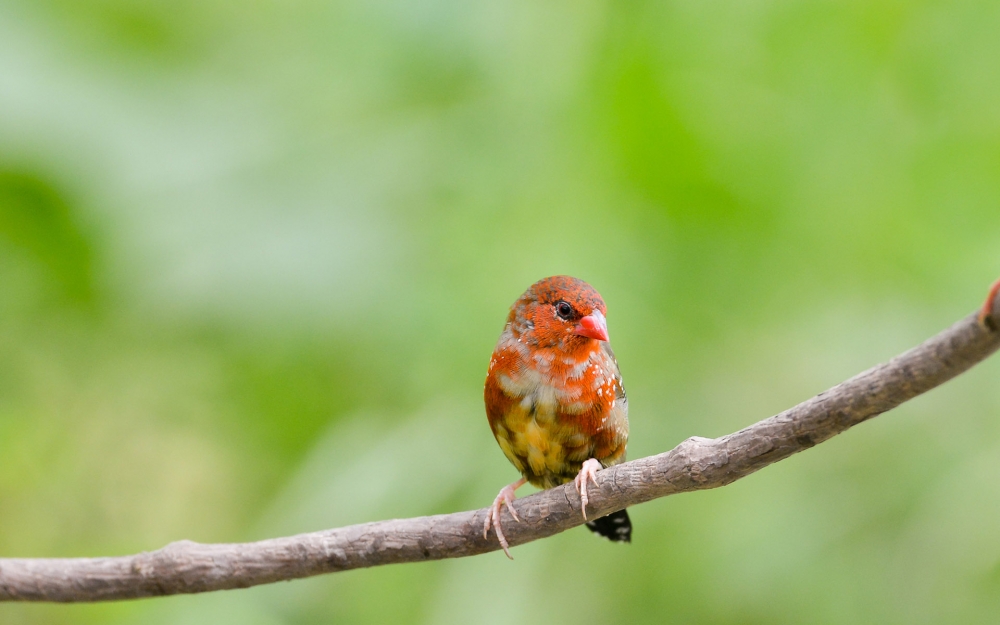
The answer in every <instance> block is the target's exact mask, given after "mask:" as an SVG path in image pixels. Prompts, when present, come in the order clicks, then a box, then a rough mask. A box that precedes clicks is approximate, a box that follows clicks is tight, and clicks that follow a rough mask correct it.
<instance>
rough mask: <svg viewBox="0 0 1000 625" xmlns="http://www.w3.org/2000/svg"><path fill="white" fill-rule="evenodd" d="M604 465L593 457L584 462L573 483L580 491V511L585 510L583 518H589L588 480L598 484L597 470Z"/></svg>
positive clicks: (595, 484)
mask: <svg viewBox="0 0 1000 625" xmlns="http://www.w3.org/2000/svg"><path fill="white" fill-rule="evenodd" d="M603 468H604V467H603V466H602V465H601V463H600V462H599V461H598V460H597V459H596V458H591V459H589V460H587V461H586V462H584V463H583V466H582V467H580V472H579V473H577V475H576V478H574V479H573V484H574V485H575V486H576V491H577V492H578V493H580V511H581V512H583V520H584V521H586V520H587V501H589V498H588V497H587V480H590V481H591V482H593V483H594V486H597V472H598V471H600V470H601V469H603Z"/></svg>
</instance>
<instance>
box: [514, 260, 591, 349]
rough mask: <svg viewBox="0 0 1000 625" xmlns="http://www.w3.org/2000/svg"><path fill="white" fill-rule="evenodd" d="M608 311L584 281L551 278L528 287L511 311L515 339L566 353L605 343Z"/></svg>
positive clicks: (557, 277) (565, 277)
mask: <svg viewBox="0 0 1000 625" xmlns="http://www.w3.org/2000/svg"><path fill="white" fill-rule="evenodd" d="M606 312H607V309H606V308H605V306H604V300H603V299H601V295H600V294H599V293H598V292H597V291H596V290H595V289H594V287H592V286H590V285H589V284H587V283H586V282H584V281H583V280H578V279H576V278H571V277H570V276H552V277H551V278H544V279H542V280H539V281H538V282H536V283H534V284H532V285H531V287H529V288H528V290H527V291H525V292H524V295H522V296H521V297H520V298H518V300H517V301H516V302H514V305H513V306H512V307H511V309H510V315H509V316H508V317H507V321H508V322H509V323H510V324H511V329H512V331H513V332H514V334H515V336H517V337H518V338H520V339H523V340H524V341H526V342H528V343H529V344H533V345H535V346H537V347H562V348H564V349H567V350H574V349H576V348H579V347H582V346H585V345H587V344H589V343H591V341H595V340H596V341H607V340H608V324H607V321H606V319H605V314H606Z"/></svg>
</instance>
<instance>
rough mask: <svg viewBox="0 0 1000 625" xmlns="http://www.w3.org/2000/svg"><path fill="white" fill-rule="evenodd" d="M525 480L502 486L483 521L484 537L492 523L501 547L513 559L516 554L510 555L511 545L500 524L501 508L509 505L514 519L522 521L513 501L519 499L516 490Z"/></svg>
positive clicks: (508, 508) (508, 507)
mask: <svg viewBox="0 0 1000 625" xmlns="http://www.w3.org/2000/svg"><path fill="white" fill-rule="evenodd" d="M524 482H525V480H518V481H517V482H514V483H513V484H508V485H506V486H504V487H503V488H501V489H500V492H499V493H498V494H497V497H496V499H494V500H493V505H491V506H490V507H489V508H488V509H487V511H486V520H485V521H483V538H486V537H487V536H488V535H489V533H490V525H492V526H493V531H495V532H496V533H497V541H498V542H499V543H500V548H501V549H503V552H504V553H505V554H507V557H508V558H510V559H511V560H513V559H514V556H512V555H510V545H509V544H508V543H507V537H505V536H504V535H503V528H502V527H501V526H500V510H501V509H502V508H503V506H507V510H508V511H509V512H510V516H512V517H514V520H515V521H517V522H518V523H520V522H521V519H520V518H519V517H518V516H517V511H516V510H514V506H512V505H511V503H512V502H513V501H514V500H515V499H517V495H515V494H514V490H515V489H516V488H518V487H519V486H521V485H522V484H524Z"/></svg>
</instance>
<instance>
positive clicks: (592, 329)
mask: <svg viewBox="0 0 1000 625" xmlns="http://www.w3.org/2000/svg"><path fill="white" fill-rule="evenodd" d="M573 332H575V333H576V334H578V335H580V336H586V337H587V338H591V339H597V340H598V341H607V340H608V322H607V320H606V319H605V318H604V315H603V314H602V313H601V311H599V310H595V311H594V312H592V313H590V314H589V315H587V316H586V317H584V318H583V319H580V323H579V325H577V326H576V327H575V328H573Z"/></svg>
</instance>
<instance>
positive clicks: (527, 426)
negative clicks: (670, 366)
mask: <svg viewBox="0 0 1000 625" xmlns="http://www.w3.org/2000/svg"><path fill="white" fill-rule="evenodd" d="M606 313H607V309H606V308H605V306H604V300H603V299H601V296H600V294H598V292H597V291H596V290H594V287H592V286H590V285H589V284H587V283H586V282H584V281H582V280H577V279H576V278H571V277H569V276H553V277H551V278H545V279H544V280H539V281H538V282H536V283H535V284H533V285H531V287H530V288H529V289H528V290H527V291H525V292H524V295H522V296H521V297H520V298H518V300H517V301H516V302H514V305H513V306H511V308H510V314H508V315H507V325H505V326H504V329H503V332H502V333H501V334H500V340H499V341H497V346H496V349H494V350H493V357H492V358H490V367H489V373H487V375H486V389H485V392H484V395H485V399H486V416H487V418H488V419H489V422H490V428H491V429H492V430H493V435H494V436H495V437H496V439H497V443H499V444H500V449H502V450H503V453H504V455H505V456H507V459H508V460H510V462H511V464H513V465H514V466H515V467H516V468H517V470H518V471H520V472H521V475H522V477H521V479H519V480H518V481H516V482H513V483H512V484H508V485H507V486H505V487H503V488H502V489H501V490H500V494H498V495H497V497H496V499H495V500H494V501H493V505H492V507H491V508H490V513H489V514H487V515H486V522H485V523H484V524H483V536H484V537H485V536H486V535H487V534H488V532H489V529H490V525H492V526H493V529H494V530H495V531H496V534H497V539H498V540H499V541H500V546H501V547H503V550H504V553H506V554H507V557H511V555H510V551H509V550H508V547H509V545H508V544H507V539H506V538H504V535H503V528H502V527H501V526H500V509H501V507H502V506H504V505H506V506H507V509H508V510H509V511H510V513H511V516H513V517H514V519H515V520H517V514H516V513H515V512H514V508H513V507H512V506H511V502H512V501H513V500H514V498H515V495H514V491H515V490H516V489H517V488H519V487H520V486H521V485H523V484H524V483H525V482H531V484H532V485H533V486H536V487H538V488H552V487H554V486H558V485H560V484H565V483H567V482H571V481H572V482H575V485H576V490H577V492H579V493H580V500H581V501H580V504H581V505H580V508H581V511H582V512H583V518H584V519H586V518H587V482H588V481H592V482H594V483H595V484H596V483H597V480H596V478H595V477H594V473H595V472H596V471H598V470H599V469H602V468H605V467H610V466H612V465H615V464H618V463H620V462H623V461H624V460H625V444H626V443H627V442H628V400H627V399H626V397H625V387H624V386H622V376H621V373H620V372H619V370H618V361H617V360H615V355H614V353H613V352H612V351H611V346H610V345H609V344H608V326H607V322H606V318H605V314H606ZM587 527H588V528H590V530H591V531H593V532H596V533H598V534H600V535H601V536H604V537H605V538H608V539H610V540H613V541H616V542H620V541H624V542H630V541H631V538H632V523H631V521H630V520H629V518H628V514H627V513H626V512H625V510H620V511H618V512H614V513H612V514H609V515H608V516H605V517H602V518H599V519H595V520H593V521H590V522H588V523H587Z"/></svg>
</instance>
